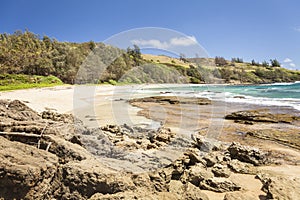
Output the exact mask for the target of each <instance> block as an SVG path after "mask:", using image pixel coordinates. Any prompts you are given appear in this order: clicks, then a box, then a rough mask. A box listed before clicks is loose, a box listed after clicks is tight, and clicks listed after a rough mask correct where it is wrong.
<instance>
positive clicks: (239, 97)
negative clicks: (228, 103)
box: [233, 95, 246, 99]
mask: <svg viewBox="0 0 300 200" xmlns="http://www.w3.org/2000/svg"><path fill="white" fill-rule="evenodd" d="M233 98H235V99H246V97H245V96H239V95H238V96H234V97H233Z"/></svg>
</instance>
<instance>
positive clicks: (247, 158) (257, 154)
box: [228, 142, 267, 166]
mask: <svg viewBox="0 0 300 200" xmlns="http://www.w3.org/2000/svg"><path fill="white" fill-rule="evenodd" d="M228 151H229V153H230V157H231V158H232V159H237V160H239V161H241V162H246V163H251V164H253V165H255V166H258V165H262V164H264V163H266V160H267V157H266V153H264V152H262V151H260V150H259V149H256V148H253V147H247V146H242V145H240V144H239V143H235V142H233V143H232V144H231V145H230V146H229V147H228Z"/></svg>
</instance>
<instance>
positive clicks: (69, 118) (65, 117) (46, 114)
mask: <svg viewBox="0 0 300 200" xmlns="http://www.w3.org/2000/svg"><path fill="white" fill-rule="evenodd" d="M41 116H42V118H43V119H50V120H52V121H59V122H64V123H73V122H74V120H75V119H74V117H73V115H71V114H59V113H56V112H53V111H49V110H48V111H43V112H42V113H41Z"/></svg>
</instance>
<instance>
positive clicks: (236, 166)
mask: <svg viewBox="0 0 300 200" xmlns="http://www.w3.org/2000/svg"><path fill="white" fill-rule="evenodd" d="M227 165H228V168H229V169H230V170H231V171H233V172H235V173H240V174H254V173H255V172H256V170H255V169H254V166H253V165H252V164H250V163H244V162H241V161H239V160H236V159H233V160H231V161H230V162H229V163H228V164H227Z"/></svg>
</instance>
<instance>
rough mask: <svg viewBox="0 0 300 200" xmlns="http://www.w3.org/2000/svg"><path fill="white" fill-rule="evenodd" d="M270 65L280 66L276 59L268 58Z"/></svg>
mask: <svg viewBox="0 0 300 200" xmlns="http://www.w3.org/2000/svg"><path fill="white" fill-rule="evenodd" d="M270 61H271V66H272V67H280V63H279V62H278V60H276V59H270Z"/></svg>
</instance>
